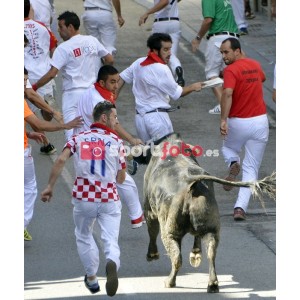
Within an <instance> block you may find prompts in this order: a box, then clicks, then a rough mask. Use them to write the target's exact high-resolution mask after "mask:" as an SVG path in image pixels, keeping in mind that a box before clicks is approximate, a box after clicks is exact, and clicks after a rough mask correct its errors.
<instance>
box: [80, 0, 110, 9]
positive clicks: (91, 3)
mask: <svg viewBox="0 0 300 300" xmlns="http://www.w3.org/2000/svg"><path fill="white" fill-rule="evenodd" d="M83 6H84V7H99V8H103V9H105V10H109V11H111V12H112V3H111V0H85V1H84V2H83Z"/></svg>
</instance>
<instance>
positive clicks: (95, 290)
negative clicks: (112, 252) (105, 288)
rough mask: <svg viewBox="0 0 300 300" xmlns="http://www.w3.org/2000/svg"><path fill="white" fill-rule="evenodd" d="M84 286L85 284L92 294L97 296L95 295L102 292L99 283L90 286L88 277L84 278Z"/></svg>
mask: <svg viewBox="0 0 300 300" xmlns="http://www.w3.org/2000/svg"><path fill="white" fill-rule="evenodd" d="M84 284H85V287H86V288H87V289H88V290H89V291H90V292H91V293H92V294H95V293H98V292H99V291H100V287H99V284H98V282H97V283H94V284H90V283H89V282H88V280H87V275H85V276H84Z"/></svg>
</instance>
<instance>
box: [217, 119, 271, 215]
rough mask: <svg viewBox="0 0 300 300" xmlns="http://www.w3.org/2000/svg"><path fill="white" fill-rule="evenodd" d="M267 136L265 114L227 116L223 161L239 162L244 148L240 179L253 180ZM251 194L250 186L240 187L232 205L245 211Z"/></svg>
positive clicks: (227, 162) (255, 176) (267, 124)
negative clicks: (238, 116)
mask: <svg viewBox="0 0 300 300" xmlns="http://www.w3.org/2000/svg"><path fill="white" fill-rule="evenodd" d="M268 138H269V123H268V118H267V115H261V116H257V117H253V118H228V135H227V137H226V138H225V140H224V141H223V147H222V153H223V156H224V160H225V163H226V164H227V166H228V167H229V166H230V163H231V162H233V161H238V162H240V152H241V150H242V148H243V147H244V148H245V157H244V159H243V162H242V181H255V180H257V178H258V171H259V168H260V165H261V162H262V159H263V155H264V152H265V148H266V145H267V142H268ZM250 196H251V190H250V188H244V187H241V188H240V190H239V193H238V198H237V200H236V202H235V205H234V207H241V208H242V209H243V210H244V211H245V212H246V211H247V208H248V204H249V200H250Z"/></svg>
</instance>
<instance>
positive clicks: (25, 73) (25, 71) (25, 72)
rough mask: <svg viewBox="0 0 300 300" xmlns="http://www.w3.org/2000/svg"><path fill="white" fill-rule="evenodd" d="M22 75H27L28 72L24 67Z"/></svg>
mask: <svg viewBox="0 0 300 300" xmlns="http://www.w3.org/2000/svg"><path fill="white" fill-rule="evenodd" d="M24 75H28V70H27V69H26V68H25V67H24Z"/></svg>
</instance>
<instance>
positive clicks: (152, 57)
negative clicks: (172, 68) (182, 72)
mask: <svg viewBox="0 0 300 300" xmlns="http://www.w3.org/2000/svg"><path fill="white" fill-rule="evenodd" d="M155 63H161V64H164V65H165V64H166V63H165V62H164V61H163V60H162V59H161V58H160V57H159V56H158V55H157V54H155V53H154V52H151V50H150V51H149V52H148V56H147V58H146V59H145V60H144V61H143V62H141V66H142V67H144V66H148V65H152V64H155Z"/></svg>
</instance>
